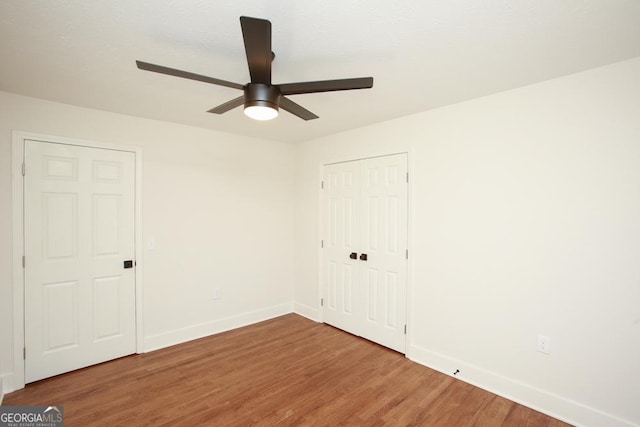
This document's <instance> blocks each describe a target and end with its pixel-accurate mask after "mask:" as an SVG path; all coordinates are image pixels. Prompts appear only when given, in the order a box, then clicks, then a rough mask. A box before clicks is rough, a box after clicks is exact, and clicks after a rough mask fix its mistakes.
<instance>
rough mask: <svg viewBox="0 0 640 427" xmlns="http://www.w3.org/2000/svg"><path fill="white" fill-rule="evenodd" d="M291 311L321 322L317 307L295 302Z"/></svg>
mask: <svg viewBox="0 0 640 427" xmlns="http://www.w3.org/2000/svg"><path fill="white" fill-rule="evenodd" d="M293 312H294V313H296V314H299V315H300V316H302V317H306V318H307V319H310V320H313V321H314V322H321V321H322V319H321V318H320V310H319V309H318V308H314V307H310V306H308V305H305V304H301V303H299V302H296V303H295V304H294V307H293Z"/></svg>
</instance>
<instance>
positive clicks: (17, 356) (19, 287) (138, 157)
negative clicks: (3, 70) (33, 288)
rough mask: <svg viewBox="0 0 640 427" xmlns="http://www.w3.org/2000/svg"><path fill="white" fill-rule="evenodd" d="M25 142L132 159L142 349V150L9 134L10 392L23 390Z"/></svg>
mask: <svg viewBox="0 0 640 427" xmlns="http://www.w3.org/2000/svg"><path fill="white" fill-rule="evenodd" d="M26 140H35V141H41V142H48V143H54V144H65V145H74V146H79V147H88V148H99V149H106V150H117V151H127V152H131V153H133V154H134V155H135V167H136V171H135V184H134V187H135V195H134V209H135V218H134V227H135V236H134V244H135V257H136V258H135V259H136V264H137V265H136V268H135V282H136V283H135V288H136V291H135V298H136V301H135V307H136V324H135V327H136V353H138V354H140V353H143V352H144V349H143V337H144V334H143V311H142V310H143V295H144V293H143V276H144V275H143V271H142V270H143V265H144V263H143V262H142V255H143V251H142V149H141V148H139V147H134V146H129V145H119V144H111V143H103V142H96V141H87V140H80V139H72V138H66V137H59V136H52V135H43V134H38V133H31V132H23V131H13V132H12V160H11V169H12V172H11V176H12V221H13V223H12V227H11V228H12V233H13V236H12V247H13V260H12V270H13V378H12V379H13V381H9V382H10V384H7V385H5V387H7V386H8V388H9V389H10V390H19V389H21V388H24V386H25V361H24V358H23V355H24V353H23V352H24V343H25V336H24V335H25V330H24V304H25V301H24V269H23V267H22V256H23V255H24V246H25V242H24V176H23V175H22V164H23V162H24V149H25V141H26ZM10 379H11V378H10Z"/></svg>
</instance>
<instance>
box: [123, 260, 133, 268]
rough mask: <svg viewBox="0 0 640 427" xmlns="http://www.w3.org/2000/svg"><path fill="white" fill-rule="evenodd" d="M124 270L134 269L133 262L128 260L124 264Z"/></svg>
mask: <svg viewBox="0 0 640 427" xmlns="http://www.w3.org/2000/svg"><path fill="white" fill-rule="evenodd" d="M124 268H133V260H127V261H125V262H124Z"/></svg>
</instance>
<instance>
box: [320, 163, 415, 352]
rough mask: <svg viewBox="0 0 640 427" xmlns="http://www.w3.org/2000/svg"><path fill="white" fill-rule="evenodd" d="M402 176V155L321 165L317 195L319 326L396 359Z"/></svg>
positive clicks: (402, 312)
mask: <svg viewBox="0 0 640 427" xmlns="http://www.w3.org/2000/svg"><path fill="white" fill-rule="evenodd" d="M406 177H407V157H406V154H397V155H392V156H383V157H376V158H371V159H364V160H359V161H353V162H344V163H337V164H331V165H327V166H325V169H324V189H323V209H324V212H323V234H324V242H323V244H324V248H323V280H324V286H323V288H324V289H323V295H324V305H323V316H324V321H325V322H326V323H328V324H330V325H333V326H336V327H338V328H341V329H344V330H345V331H348V332H351V333H353V334H356V335H359V336H362V337H364V338H367V339H369V340H371V341H374V342H377V343H379V344H382V345H384V346H386V347H389V348H392V349H394V350H397V351H400V352H403V353H404V352H405V342H406V339H405V337H406V335H405V324H406V305H407V252H406V251H407V247H408V246H407V179H406ZM353 254H356V255H355V259H353V257H354V255H353ZM365 255H366V260H365Z"/></svg>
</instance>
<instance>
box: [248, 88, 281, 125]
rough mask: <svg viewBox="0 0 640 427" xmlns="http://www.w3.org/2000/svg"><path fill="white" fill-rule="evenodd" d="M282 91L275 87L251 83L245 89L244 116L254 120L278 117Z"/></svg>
mask: <svg viewBox="0 0 640 427" xmlns="http://www.w3.org/2000/svg"><path fill="white" fill-rule="evenodd" d="M279 100H280V91H279V90H278V88H277V87H275V86H270V85H266V84H261V83H249V84H248V85H246V86H245V87H244V114H246V115H247V116H248V117H251V118H252V119H254V120H271V119H275V118H276V117H278V110H279V106H278V104H279V102H278V101H279Z"/></svg>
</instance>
